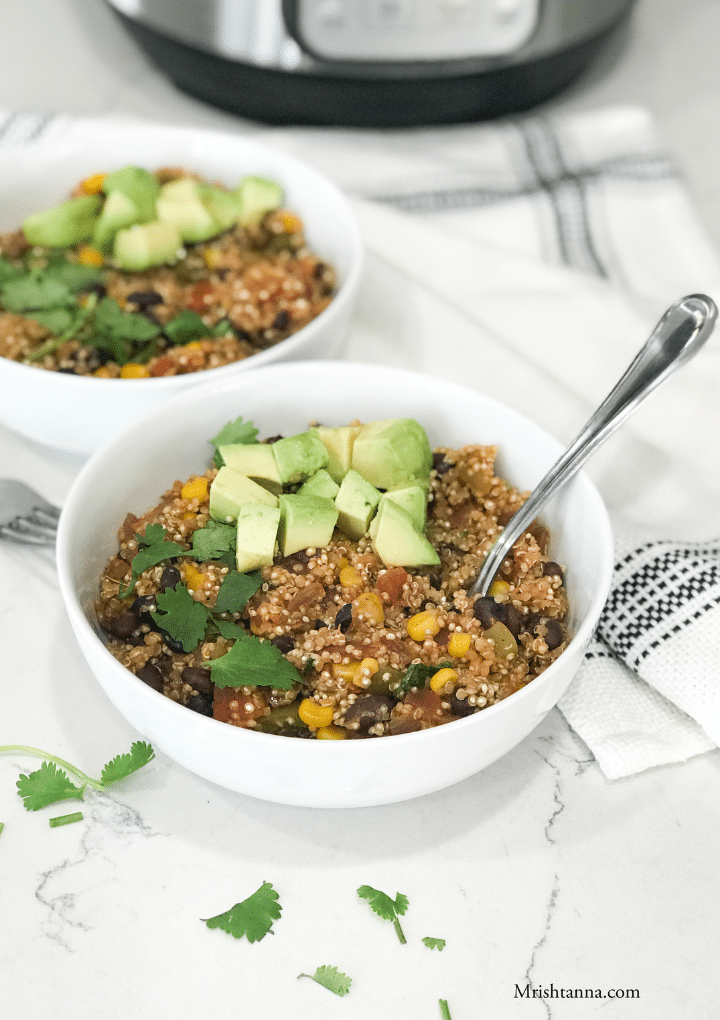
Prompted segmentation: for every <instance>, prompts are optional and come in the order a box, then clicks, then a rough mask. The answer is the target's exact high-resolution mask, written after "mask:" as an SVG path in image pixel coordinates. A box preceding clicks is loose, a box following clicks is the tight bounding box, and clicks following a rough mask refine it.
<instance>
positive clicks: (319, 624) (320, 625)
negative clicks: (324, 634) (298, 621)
mask: <svg viewBox="0 0 720 1020" xmlns="http://www.w3.org/2000/svg"><path fill="white" fill-rule="evenodd" d="M323 627H327V624H326V623H325V621H324V620H316V621H315V623H314V624H313V625H312V629H313V630H322V629H323Z"/></svg>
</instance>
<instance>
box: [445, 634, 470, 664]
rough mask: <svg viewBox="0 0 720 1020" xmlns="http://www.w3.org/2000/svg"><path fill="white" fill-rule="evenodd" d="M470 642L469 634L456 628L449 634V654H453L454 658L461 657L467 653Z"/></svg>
mask: <svg viewBox="0 0 720 1020" xmlns="http://www.w3.org/2000/svg"><path fill="white" fill-rule="evenodd" d="M471 643H472V638H471V637H470V635H469V634H465V633H464V632H463V631H460V630H456V631H455V632H454V634H451V635H450V640H449V641H448V646H447V650H448V652H449V654H450V655H452V656H454V657H455V658H456V659H462V657H463V655H467V653H468V651H469V650H470V645H471Z"/></svg>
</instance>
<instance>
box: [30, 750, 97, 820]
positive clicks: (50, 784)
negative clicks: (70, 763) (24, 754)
mask: <svg viewBox="0 0 720 1020" xmlns="http://www.w3.org/2000/svg"><path fill="white" fill-rule="evenodd" d="M17 788H18V795H19V796H20V797H22V799H23V804H24V805H25V808H26V810H27V811H37V810H38V809H39V808H42V807H46V806H47V805H48V804H55V803H56V802H57V801H59V800H82V798H83V791H84V789H85V784H83V786H82V787H80V786H75V784H74V783H71V782H70V778H69V776H68V774H67V772H65V771H64V769H61V768H59V767H58V766H57V765H55V764H54V762H49V761H44V762H43V763H42V765H41V766H40V768H39V769H37V770H36V771H35V772H31V773H30V774H29V775H27V776H20V778H19V779H18V781H17Z"/></svg>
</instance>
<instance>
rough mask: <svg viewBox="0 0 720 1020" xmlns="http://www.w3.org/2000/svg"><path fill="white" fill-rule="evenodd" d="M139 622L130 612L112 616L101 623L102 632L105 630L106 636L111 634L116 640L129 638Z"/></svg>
mask: <svg viewBox="0 0 720 1020" xmlns="http://www.w3.org/2000/svg"><path fill="white" fill-rule="evenodd" d="M139 623H140V621H139V619H138V618H137V616H136V615H135V613H132V612H130V611H126V612H124V613H121V614H120V616H112V617H110V619H108V620H104V621H103V625H102V626H103V630H106V631H107V632H108V634H112V636H113V637H116V638H121V639H124V638H129V637H130V635H131V634H132V632H133V631H134V630H135V628H136V627H137V626H138V625H139Z"/></svg>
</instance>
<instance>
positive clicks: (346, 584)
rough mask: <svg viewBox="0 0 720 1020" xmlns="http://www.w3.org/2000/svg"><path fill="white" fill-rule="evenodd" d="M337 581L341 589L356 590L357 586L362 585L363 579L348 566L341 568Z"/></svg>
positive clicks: (356, 571)
mask: <svg viewBox="0 0 720 1020" xmlns="http://www.w3.org/2000/svg"><path fill="white" fill-rule="evenodd" d="M338 580H339V581H340V584H341V585H342V586H343V588H356V587H357V586H358V585H359V584H362V580H363V579H362V574H361V573H360V571H359V570H356V569H355V567H351V566H350V565H349V564H348V566H347V567H343V568H342V569H341V570H340V573H339V574H338Z"/></svg>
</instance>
